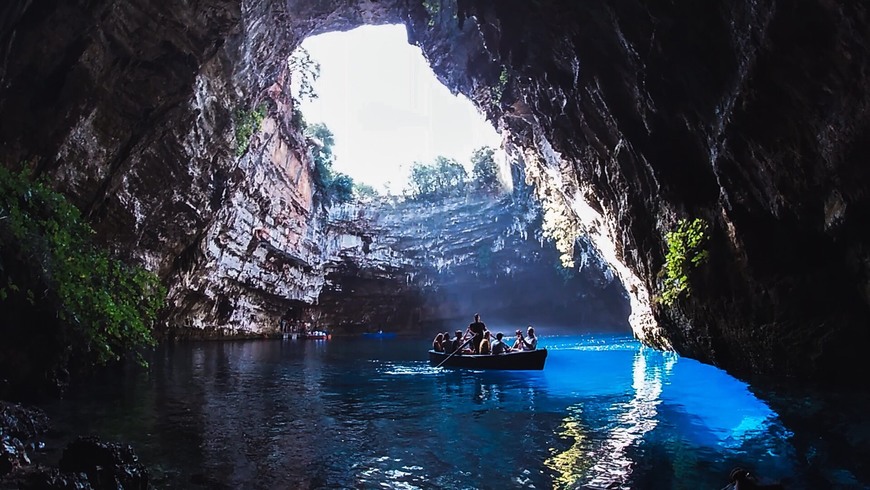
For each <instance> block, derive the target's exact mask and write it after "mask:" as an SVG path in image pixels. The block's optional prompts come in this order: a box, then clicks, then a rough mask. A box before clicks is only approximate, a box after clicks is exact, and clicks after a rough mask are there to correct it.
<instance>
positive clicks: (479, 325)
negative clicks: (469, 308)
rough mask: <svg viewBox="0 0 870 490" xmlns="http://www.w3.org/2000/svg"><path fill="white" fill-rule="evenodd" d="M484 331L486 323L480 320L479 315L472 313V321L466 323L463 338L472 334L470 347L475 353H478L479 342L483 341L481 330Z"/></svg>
mask: <svg viewBox="0 0 870 490" xmlns="http://www.w3.org/2000/svg"><path fill="white" fill-rule="evenodd" d="M485 331H486V324H485V323H483V322H482V321H480V315H479V314H477V313H475V314H474V321H473V322H471V323H470V324H469V325H468V328H467V329H466V330H465V338H468V337H471V336H472V335H473V336H474V337H473V338H472V340H471V345H472V346H473V347H472V348H471V349H472V350H473V351H474V353H475V354H479V353H480V342H481V341H483V332H485Z"/></svg>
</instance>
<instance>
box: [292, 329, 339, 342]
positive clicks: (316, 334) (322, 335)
mask: <svg viewBox="0 0 870 490" xmlns="http://www.w3.org/2000/svg"><path fill="white" fill-rule="evenodd" d="M330 337H331V335H329V333H327V332H324V331H322V330H314V331H313V332H304V333H302V334H300V335H299V338H300V339H308V340H329V338H330Z"/></svg>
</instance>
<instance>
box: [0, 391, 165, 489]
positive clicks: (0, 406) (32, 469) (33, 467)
mask: <svg viewBox="0 0 870 490" xmlns="http://www.w3.org/2000/svg"><path fill="white" fill-rule="evenodd" d="M49 431H50V427H49V421H48V418H47V417H46V415H45V413H44V412H43V411H42V410H40V409H37V408H33V407H27V406H23V405H19V404H15V403H8V402H4V401H0V488H4V489H5V488H9V489H12V488H19V489H34V490H38V489H45V490H54V489H58V490H61V489H64V490H66V489H91V488H92V489H104V490H116V489H125V490H127V489H137V490H139V489H141V490H144V489H146V488H149V486H148V471H147V469H146V468H145V466H144V465H142V464H141V463H139V460H138V457H137V456H136V453H135V452H134V451H133V448H131V447H130V446H128V445H122V444H115V443H106V442H102V441H100V440H99V439H97V438H94V437H79V438H77V439H75V440H74V441H72V442H71V443H69V444H68V445H67V446H66V448H65V449H64V450H63V455H62V457H61V459H60V462H59V463H58V467H57V468H53V467H49V466H45V465H43V464H35V463H34V459H35V458H34V457H35V456H36V455H37V453H40V452H42V451H43V450H44V449H45V443H44V438H45V437H46V435H47V433H48V432H49Z"/></svg>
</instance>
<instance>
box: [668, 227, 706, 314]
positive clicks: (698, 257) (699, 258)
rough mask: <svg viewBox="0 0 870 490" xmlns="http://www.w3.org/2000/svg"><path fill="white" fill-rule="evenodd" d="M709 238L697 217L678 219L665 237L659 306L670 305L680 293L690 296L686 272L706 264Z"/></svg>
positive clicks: (687, 273)
mask: <svg viewBox="0 0 870 490" xmlns="http://www.w3.org/2000/svg"><path fill="white" fill-rule="evenodd" d="M708 239H709V235H708V234H707V223H706V222H705V221H704V220H702V219H700V218H695V219H694V220H692V221H688V220H686V219H681V220H680V221H679V222H678V223H677V229H676V230H674V231H670V232H668V234H667V235H666V236H665V240H666V241H667V243H668V253H667V255H666V256H665V267H664V270H663V272H664V286H663V288H662V295H661V298H660V301H661V303H662V304H664V305H665V306H671V305H672V304H673V303H674V301H676V300H677V298H679V296H680V295H681V294H682V293H683V292H685V293H686V295H687V296H689V295H690V294H691V288H690V287H689V273H690V272H691V271H692V270H694V269H695V268H697V267H698V266H700V265H701V264H703V263H704V262H706V261H707V257H708V253H707V250H706V249H705V248H704V247H705V245H706V244H707V240H708Z"/></svg>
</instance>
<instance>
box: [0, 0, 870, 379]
mask: <svg viewBox="0 0 870 490" xmlns="http://www.w3.org/2000/svg"><path fill="white" fill-rule="evenodd" d="M435 3H437V4H438V5H439V8H438V9H433V8H431V6H432V5H433V4H432V3H431V2H429V3H427V5H429V6H430V8H429V9H428V10H427V8H426V5H424V2H420V3H419V4H418V3H415V2H391V1H384V2H370V1H360V2H329V1H326V2H286V3H275V2H262V1H254V0H250V1H243V2H239V1H230V0H224V1H221V0H210V1H207V2H198V3H196V4H179V5H175V6H173V8H172V9H166V8H165V7H164V6H163V5H162V4H160V5H158V4H151V3H148V2H144V3H142V2H137V3H135V4H134V3H133V2H83V1H82V2H77V1H71V2H38V3H34V2H28V1H23V0H13V1H10V2H7V3H6V4H4V6H3V7H0V45H2V47H3V50H2V53H3V54H2V60H0V61H2V63H0V66H2V68H0V80H2V82H3V83H2V88H0V112H2V114H3V118H2V121H0V142H2V145H0V159H2V162H3V164H4V165H7V166H18V165H21V164H29V165H31V166H33V167H34V168H35V169H36V171H37V173H38V174H40V175H42V176H44V177H46V178H48V179H50V180H51V181H52V182H53V183H54V184H55V185H56V186H57V187H58V188H59V189H61V190H63V191H64V192H66V193H67V194H68V195H70V196H71V197H72V198H73V199H74V200H75V201H76V203H77V204H79V205H80V206H81V207H82V208H83V209H84V210H85V211H86V212H87V213H89V215H90V216H91V217H92V218H93V221H94V223H95V224H96V225H97V228H98V231H99V232H100V237H101V238H102V239H103V240H105V241H106V242H107V243H109V244H110V245H111V246H113V247H114V248H115V249H116V250H117V251H118V252H119V253H120V254H122V255H127V256H129V258H131V259H135V260H138V261H140V262H142V263H144V264H146V265H147V266H148V267H150V268H151V269H153V270H156V271H158V272H159V273H160V274H161V276H162V277H164V278H165V279H166V281H167V283H169V284H170V285H171V286H172V292H171V296H170V299H171V302H172V305H173V309H172V312H171V317H172V318H171V320H172V321H173V322H174V323H176V324H179V325H189V326H190V327H191V328H197V329H213V330H214V331H216V332H223V331H224V330H226V331H227V332H229V333H238V332H239V331H240V330H241V331H242V333H245V332H246V331H247V330H250V333H253V334H256V333H258V331H259V330H258V329H260V328H261V327H259V325H273V324H275V321H276V319H277V317H278V316H280V315H281V314H282V313H286V312H287V310H288V309H289V308H290V307H294V308H298V309H300V310H304V309H305V308H306V307H307V306H308V305H311V304H313V303H314V302H315V298H317V297H318V295H319V294H320V292H321V290H322V288H323V287H324V285H325V284H326V278H325V277H326V276H325V275H323V272H324V271H325V269H322V268H320V269H318V266H319V265H322V264H324V263H327V262H329V260H330V259H326V260H321V258H322V257H329V255H328V254H327V253H324V250H323V249H324V247H323V244H324V243H327V242H328V239H325V238H324V237H326V236H328V235H324V234H321V233H320V231H318V230H319V228H321V227H322V226H324V225H323V224H322V223H320V222H318V221H317V219H316V218H315V214H316V212H314V211H313V209H312V204H311V203H312V200H311V195H310V179H309V177H307V176H308V175H309V174H308V170H306V169H309V170H310V163H305V162H306V157H305V142H304V140H302V139H300V138H298V137H297V136H294V135H298V131H296V130H295V129H294V128H292V127H290V125H289V124H290V111H289V110H288V109H289V102H288V99H287V97H286V95H284V94H282V91H283V85H282V84H284V83H286V74H285V73H284V68H283V67H284V66H286V64H285V60H286V57H287V55H288V54H289V52H290V51H291V50H292V49H293V47H294V46H296V45H298V43H299V42H301V40H302V39H303V38H304V37H306V36H308V35H311V34H314V33H319V32H325V31H328V30H331V29H347V28H351V27H354V26H356V25H361V24H366V23H384V22H396V21H400V22H403V23H405V24H406V25H407V26H408V28H409V37H410V39H411V41H412V42H414V43H417V44H419V45H420V46H421V47H422V48H423V51H424V53H425V54H426V56H427V58H428V59H429V60H430V62H431V64H432V66H433V68H434V70H435V71H436V73H437V75H438V76H439V78H440V79H441V80H442V81H443V82H445V84H446V85H447V86H448V87H450V88H451V89H452V90H454V91H458V92H462V93H464V94H467V95H468V96H469V97H470V98H472V99H473V100H474V101H475V102H476V103H477V104H478V106H479V107H481V108H482V109H483V110H485V111H486V112H487V113H488V115H489V117H490V118H491V119H492V120H493V121H497V122H498V124H499V125H500V127H501V128H502V130H503V131H505V133H506V136H507V139H508V140H509V142H510V146H511V148H512V151H513V152H514V153H515V154H516V155H518V156H522V157H523V158H522V160H523V162H524V165H525V175H526V178H527V179H528V180H529V181H530V182H532V183H533V184H534V186H535V189H536V193H537V197H538V198H539V199H540V200H541V201H542V202H543V203H544V208H545V209H546V210H549V211H547V212H550V213H557V214H560V215H564V216H566V217H568V218H570V219H569V221H570V222H571V223H572V224H566V225H565V226H566V227H574V226H576V227H577V228H578V229H581V230H585V232H587V233H588V234H589V236H590V237H591V240H592V243H593V245H594V246H595V248H597V249H598V251H599V252H601V253H603V254H604V255H605V256H606V257H607V258H608V261H610V263H611V264H612V267H613V269H614V271H615V273H616V274H617V275H618V277H619V278H620V280H621V281H622V282H623V283H624V284H625V288H626V290H627V291H628V292H629V294H630V296H631V301H632V318H631V321H632V325H633V328H634V331H635V334H636V335H637V336H638V337H639V338H641V339H643V340H644V341H645V342H646V343H648V344H650V345H654V346H658V347H663V348H674V349H676V350H677V351H679V352H680V353H682V354H684V355H688V356H691V357H694V358H697V359H700V360H702V361H705V362H708V363H712V364H716V365H718V366H721V367H723V368H725V369H727V370H729V371H730V372H732V373H735V374H739V375H746V376H748V375H750V374H754V373H766V374H771V375H775V376H784V377H791V376H795V377H800V378H810V379H823V380H827V381H830V382H837V381H847V382H851V381H852V380H855V377H854V376H852V370H853V366H854V365H856V364H858V363H860V362H861V361H862V358H863V346H864V345H866V344H867V341H868V340H870V331H868V329H867V328H866V318H867V317H868V304H870V294H868V293H867V291H868V277H870V272H868V265H867V264H870V258H868V257H870V256H868V250H870V248H868V245H867V244H868V231H867V228H866V226H865V223H866V219H865V218H866V216H867V214H868V213H867V210H868V209H870V205H868V197H867V196H868V195H870V193H868V192H867V190H868V182H870V181H868V175H867V166H866V165H864V162H865V161H866V160H867V157H868V155H870V147H868V144H867V142H868V141H870V140H868V138H867V137H866V136H867V133H868V129H870V120H868V117H870V116H868V114H870V112H868V110H867V109H868V103H870V96H868V91H867V87H868V86H870V83H868V82H870V81H868V79H867V78H868V73H870V69H868V60H870V56H868V37H870V35H868V29H867V25H868V18H867V15H868V14H867V11H866V9H865V8H864V7H863V5H861V4H860V3H859V2H846V3H831V2H824V1H808V2H802V3H800V4H799V5H797V4H792V3H787V2H766V3H764V2H762V3H759V2H751V1H736V0H735V1H729V2H724V3H720V4H717V5H716V6H708V5H700V4H698V5H695V4H691V3H686V2H677V3H655V4H649V3H647V2H637V1H623V2H616V3H613V2H607V1H603V0H601V1H592V2H567V1H564V2H563V1H552V2H524V1H504V2H481V1H476V0H462V1H458V2H456V3H454V2H435ZM260 103H266V104H267V105H268V107H269V114H270V116H269V120H268V121H267V122H266V123H265V124H264V127H263V130H262V131H261V133H260V134H259V135H257V136H256V138H255V140H254V141H252V145H251V149H250V150H249V151H248V152H247V153H246V155H245V156H243V157H242V158H237V157H236V156H235V145H236V142H235V138H234V135H233V114H234V112H235V110H236V109H246V110H249V109H251V108H253V107H255V106H256V105H257V104H260ZM299 169H302V170H301V171H300V170H299ZM244 189H246V190H244ZM279 209H289V210H290V213H289V215H288V217H287V219H288V220H289V221H287V222H286V223H288V224H287V225H286V226H285V225H281V228H282V229H283V230H287V233H283V232H282V233H283V234H284V236H285V237H284V238H282V239H281V241H275V239H274V237H272V239H270V240H268V243H269V244H271V247H266V246H261V243H263V242H264V240H263V237H262V235H261V234H259V232H258V229H259V228H261V227H263V228H265V229H267V230H272V229H275V225H276V223H275V221H276V220H277V219H278V210H279ZM686 217H688V218H695V217H698V218H701V219H703V220H705V222H706V223H708V225H709V227H710V228H709V230H710V231H709V234H710V240H709V253H710V260H709V262H708V263H707V264H705V265H704V266H703V267H701V268H699V269H698V270H696V271H695V272H694V273H693V275H692V276H691V284H692V292H691V295H690V296H683V297H681V298H680V299H679V300H678V301H677V303H676V304H675V305H674V306H673V307H664V306H662V305H660V304H657V303H655V301H654V300H655V298H656V297H657V296H659V295H660V294H661V293H662V288H663V282H662V279H661V276H660V272H661V271H662V269H663V264H664V256H665V251H666V242H665V236H666V234H667V232H668V231H671V230H673V229H674V228H675V226H676V223H677V221H678V220H679V219H680V218H686ZM263 224H265V225H266V226H262V225H263ZM249 248H250V251H249ZM276 250H277V251H282V253H277V254H276V253H274V251H276ZM252 254H253V255H252ZM233 257H235V258H236V259H237V260H235V261H232V260H228V261H227V262H226V263H227V264H231V265H230V266H223V265H220V266H218V265H216V264H219V263H223V262H221V260H223V259H230V258H233ZM250 257H255V258H256V260H251V259H250ZM252 263H255V264H259V265H257V266H255V267H254V266H251V264H252ZM232 264H235V265H232ZM263 264H271V265H270V266H269V267H266V266H264V265H263ZM270 267H271V268H270ZM264 284H282V285H283V286H281V289H280V290H277V291H271V292H270V294H264V293H263V291H270V289H268V288H264V287H263V285H264ZM272 293H274V294H272ZM857 382H859V383H861V384H864V385H866V383H867V379H866V378H861V379H858V380H857Z"/></svg>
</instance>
